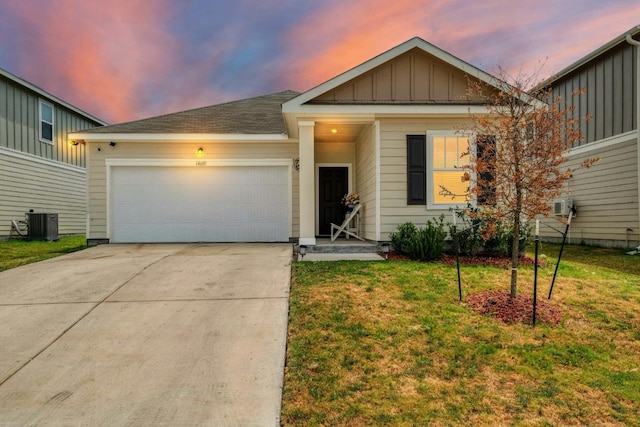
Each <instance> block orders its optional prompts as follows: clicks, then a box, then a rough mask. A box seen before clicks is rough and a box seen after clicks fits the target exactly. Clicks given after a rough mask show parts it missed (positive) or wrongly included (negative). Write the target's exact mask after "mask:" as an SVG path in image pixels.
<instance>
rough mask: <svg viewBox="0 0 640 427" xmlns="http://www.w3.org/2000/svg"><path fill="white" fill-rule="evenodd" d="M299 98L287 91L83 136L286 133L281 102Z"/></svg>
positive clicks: (125, 124)
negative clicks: (111, 134) (108, 134)
mask: <svg viewBox="0 0 640 427" xmlns="http://www.w3.org/2000/svg"><path fill="white" fill-rule="evenodd" d="M298 95H299V93H298V92H295V91H292V90H286V91H283V92H277V93H272V94H269V95H264V96H258V97H255V98H249V99H243V100H240V101H232V102H227V103H224V104H218V105H211V106H209V107H201V108H196V109H193V110H188V111H182V112H179V113H172V114H165V115H163V116H157V117H151V118H148V119H142V120H136V121H133V122H127V123H120V124H115V125H111V126H104V127H100V128H95V129H89V130H86V131H83V132H82V133H94V134H97V133H146V134H149V133H191V134H210V133H217V134H283V133H286V127H285V124H284V119H283V117H282V108H281V106H282V103H283V102H285V101H288V100H289V99H291V98H294V97H296V96H298Z"/></svg>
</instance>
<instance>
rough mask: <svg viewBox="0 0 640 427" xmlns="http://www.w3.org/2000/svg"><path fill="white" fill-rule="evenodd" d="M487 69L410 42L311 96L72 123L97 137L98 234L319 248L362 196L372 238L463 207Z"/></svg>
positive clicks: (96, 239)
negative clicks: (464, 166) (346, 204)
mask: <svg viewBox="0 0 640 427" xmlns="http://www.w3.org/2000/svg"><path fill="white" fill-rule="evenodd" d="M469 79H471V80H473V79H478V80H481V81H482V82H484V83H488V84H493V85H497V84H498V82H497V81H496V80H495V79H494V78H493V77H492V76H490V75H488V74H487V73H485V72H483V71H481V70H479V69H477V68H475V67H473V66H472V65H470V64H468V63H466V62H464V61H462V60H460V59H458V58H456V57H454V56H453V55H451V54H449V53H447V52H445V51H443V50H441V49H439V48H437V47H435V46H433V45H431V44H429V43H427V42H426V41H424V40H422V39H420V38H414V39H411V40H409V41H407V42H405V43H403V44H401V45H399V46H397V47H395V48H393V49H391V50H389V51H387V52H385V53H383V54H381V55H379V56H377V57H375V58H373V59H371V60H369V61H367V62H365V63H363V64H361V65H359V66H357V67H355V68H353V69H351V70H349V71H347V72H345V73H343V74H341V75H339V76H337V77H335V78H333V79H331V80H329V81H327V82H325V83H323V84H321V85H319V86H317V87H315V88H313V89H311V90H309V91H307V92H305V93H302V94H298V93H296V92H291V91H285V92H279V93H274V94H270V95H266V96H260V97H256V98H251V99H245V100H240V101H235V102H229V103H226V104H220V105H214V106H210V107H203V108H199V109H194V110H190V111H184V112H179V113H174V114H168V115H164V116H160V117H152V118H148V119H143V120H139V121H135V122H130V123H123V124H116V125H112V126H105V127H101V128H96V129H91V130H86V131H80V132H74V133H72V134H71V135H70V138H71V139H72V140H73V141H74V143H80V144H83V145H85V147H86V157H87V170H88V185H89V190H88V191H89V213H88V229H87V238H88V242H89V243H106V242H118V243H121V242H198V241H207V242H215V241H283V242H287V241H299V242H300V243H301V244H306V245H314V244H315V243H316V238H317V237H319V236H328V235H329V234H330V223H331V222H338V223H339V222H341V221H342V219H343V218H344V210H343V207H342V206H341V205H340V200H341V199H342V197H343V196H344V195H345V194H346V193H354V192H357V193H359V195H360V203H361V205H362V208H361V210H360V211H361V220H360V224H361V226H360V235H361V236H363V237H364V238H366V239H368V240H371V241H385V240H388V239H389V233H391V232H393V231H395V230H396V227H397V226H398V225H399V224H402V223H404V222H407V221H412V222H414V223H416V224H424V223H425V222H426V220H427V219H429V218H433V217H437V216H439V215H440V214H446V215H451V213H450V211H449V208H450V207H451V206H458V205H461V204H464V203H465V200H464V197H463V196H459V197H457V198H456V199H455V200H452V199H451V197H447V196H445V195H443V194H442V191H441V190H440V185H443V184H444V185H447V187H448V188H454V189H455V190H456V193H458V194H462V193H463V192H464V191H463V190H464V189H463V188H457V187H456V186H458V187H459V186H463V185H464V184H462V182H461V180H460V175H461V174H462V171H461V170H460V169H458V168H457V166H458V165H459V164H461V162H463V161H464V159H460V154H461V153H463V152H464V151H466V150H467V148H468V146H469V143H470V141H469V138H467V137H464V136H462V135H459V134H458V133H456V128H457V126H458V125H461V124H464V123H466V121H468V120H469V112H470V111H471V112H473V113H477V114H482V113H485V112H486V108H485V107H484V106H483V100H482V99H470V98H469V97H468V95H467V88H468V85H469V81H470V80H469Z"/></svg>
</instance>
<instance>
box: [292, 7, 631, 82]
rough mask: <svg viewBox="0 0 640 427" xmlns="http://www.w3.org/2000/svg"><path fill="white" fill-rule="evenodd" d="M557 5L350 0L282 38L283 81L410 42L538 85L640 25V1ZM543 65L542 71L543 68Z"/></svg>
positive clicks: (340, 68) (322, 76)
mask: <svg viewBox="0 0 640 427" xmlns="http://www.w3.org/2000/svg"><path fill="white" fill-rule="evenodd" d="M620 3H621V2H611V3H599V4H597V5H596V6H597V7H596V6H594V5H593V4H586V3H583V2H582V1H569V2H557V1H555V0H540V1H536V2H533V1H527V2H525V1H519V2H514V1H512V0H487V1H484V2H468V1H462V0H437V1H429V2H425V1H420V0H397V1H393V2H389V1H387V0H355V1H350V2H340V3H333V4H332V6H327V7H323V8H321V9H320V10H319V11H318V12H317V13H316V14H315V15H312V16H307V17H306V19H304V20H302V21H300V22H299V23H298V24H297V25H296V26H295V27H294V28H292V29H291V30H290V31H289V33H288V34H287V36H286V39H287V43H288V46H289V47H288V48H289V50H290V54H289V61H288V62H289V63H292V64H293V66H292V67H290V68H289V72H288V76H284V77H283V78H287V77H288V78H289V79H292V81H293V82H294V83H293V84H294V85H295V86H296V88H297V89H298V90H306V89H308V88H310V87H313V86H316V85H318V84H320V83H322V82H324V81H326V80H328V79H330V78H332V77H334V76H336V75H337V74H339V73H341V72H344V71H346V70H348V69H350V68H352V67H354V66H356V65H359V64H360V63H362V62H364V61H366V60H368V59H370V58H372V57H374V56H376V55H378V54H380V53H382V52H384V51H385V50H387V49H389V48H391V47H393V46H395V45H397V44H399V43H402V42H404V41H406V40H408V39H410V38H412V37H415V36H418V37H422V38H423V39H425V40H426V41H428V42H430V43H432V44H435V45H436V46H438V47H440V48H442V49H445V50H446V51H448V52H449V53H451V54H453V55H455V56H457V57H459V58H460V59H463V60H465V61H467V62H470V63H472V64H474V65H476V66H478V67H480V68H482V69H483V70H485V71H488V72H491V73H494V72H496V71H497V68H498V67H501V68H504V69H506V70H507V71H508V72H509V73H510V74H512V75H518V74H519V73H522V74H524V75H529V74H531V73H534V72H536V71H539V72H540V75H539V79H540V80H542V79H544V78H545V77H548V76H549V75H550V74H552V73H554V72H557V71H559V70H560V69H561V68H564V67H565V66H567V65H569V64H570V63H571V62H573V61H575V60H577V59H578V58H580V57H582V56H584V55H586V54H587V53H589V52H590V51H592V50H594V49H596V48H598V47H599V46H601V45H603V44H604V43H606V42H608V41H609V40H611V39H613V38H614V37H616V36H618V35H619V34H621V33H622V32H623V31H625V30H627V29H629V28H631V27H632V26H633V25H635V24H638V22H635V21H637V20H638V16H640V4H637V3H631V4H630V5H627V6H622V5H621V4H620ZM541 67H542V69H541Z"/></svg>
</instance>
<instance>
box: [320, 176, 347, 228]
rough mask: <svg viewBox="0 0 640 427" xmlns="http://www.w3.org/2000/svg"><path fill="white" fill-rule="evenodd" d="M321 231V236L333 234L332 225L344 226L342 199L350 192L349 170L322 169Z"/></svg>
mask: <svg viewBox="0 0 640 427" xmlns="http://www.w3.org/2000/svg"><path fill="white" fill-rule="evenodd" d="M319 185H320V189H319V199H320V200H319V201H318V209H319V222H320V224H319V226H320V228H319V230H318V234H319V235H321V236H329V235H330V234H331V223H334V224H342V221H344V214H345V209H344V206H343V205H342V203H341V201H342V197H343V196H344V195H345V194H347V193H348V192H349V168H347V167H321V168H320V173H319Z"/></svg>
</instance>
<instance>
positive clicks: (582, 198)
mask: <svg viewBox="0 0 640 427" xmlns="http://www.w3.org/2000/svg"><path fill="white" fill-rule="evenodd" d="M591 157H599V158H600V159H601V160H600V161H599V162H598V163H596V164H595V165H594V166H593V167H592V168H590V169H580V170H577V171H576V172H575V175H574V177H573V178H572V179H571V182H570V184H569V186H567V191H566V192H565V194H567V195H569V197H571V198H572V199H573V200H574V201H575V203H576V206H577V210H578V213H577V216H576V218H575V219H574V220H573V221H572V223H571V229H570V230H571V231H570V235H569V238H570V242H571V243H585V244H595V245H601V246H618V247H623V246H625V245H626V244H627V240H629V245H630V246H637V245H638V244H640V234H639V230H640V224H639V223H638V222H639V217H638V215H639V212H638V152H637V143H636V140H635V138H633V139H632V140H629V141H626V142H621V143H618V144H616V145H614V146H610V147H606V148H602V149H597V150H593V151H589V152H587V153H586V154H580V155H576V156H572V157H571V160H570V163H569V165H570V166H571V167H573V168H576V167H577V166H578V165H579V164H580V162H582V160H584V159H586V158H591ZM547 221H549V223H550V224H552V225H554V224H553V223H554V222H555V226H556V227H557V226H558V223H557V222H556V221H553V220H547ZM545 228H546V227H544V228H543V229H542V230H541V232H543V233H544V236H545V237H556V236H557V234H554V233H551V232H549V231H548V230H545ZM628 228H630V229H632V230H633V231H632V232H627V229H628Z"/></svg>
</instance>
